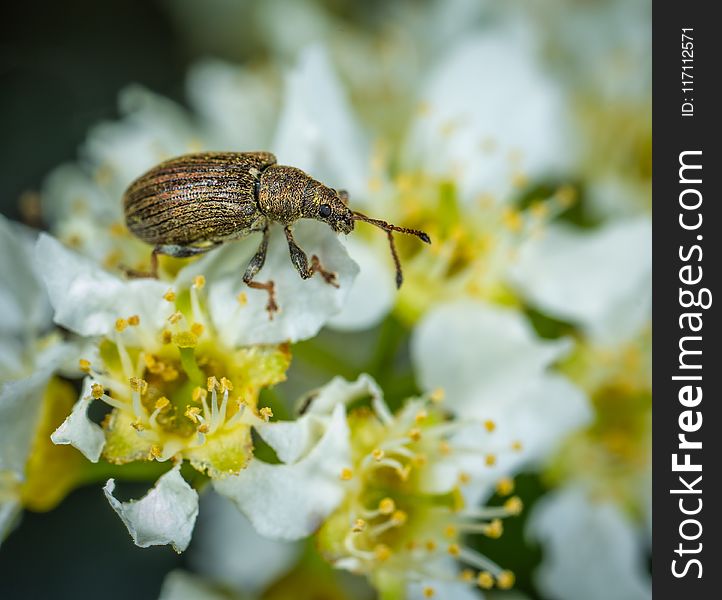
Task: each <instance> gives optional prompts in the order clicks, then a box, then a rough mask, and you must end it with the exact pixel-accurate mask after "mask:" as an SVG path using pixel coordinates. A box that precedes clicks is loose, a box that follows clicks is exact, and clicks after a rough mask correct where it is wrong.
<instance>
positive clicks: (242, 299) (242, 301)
mask: <svg viewBox="0 0 722 600" xmlns="http://www.w3.org/2000/svg"><path fill="white" fill-rule="evenodd" d="M236 301H237V302H238V304H240V305H241V306H245V305H246V304H248V296H246V292H241V293H240V294H238V296H236Z"/></svg>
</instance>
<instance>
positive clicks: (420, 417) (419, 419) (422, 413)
mask: <svg viewBox="0 0 722 600" xmlns="http://www.w3.org/2000/svg"><path fill="white" fill-rule="evenodd" d="M428 416H429V413H427V412H426V411H425V410H420V411H419V412H418V413H416V417H415V420H416V422H417V423H421V422H423V421H424V420H425V419H426V418H427V417H428Z"/></svg>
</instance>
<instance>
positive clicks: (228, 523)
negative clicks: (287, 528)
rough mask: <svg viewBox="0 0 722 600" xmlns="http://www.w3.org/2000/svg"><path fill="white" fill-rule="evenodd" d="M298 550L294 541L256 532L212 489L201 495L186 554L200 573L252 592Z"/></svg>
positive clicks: (289, 563)
mask: <svg viewBox="0 0 722 600" xmlns="http://www.w3.org/2000/svg"><path fill="white" fill-rule="evenodd" d="M300 551H301V547H300V545H299V544H297V543H294V542H281V541H277V540H270V539H268V538H265V537H262V536H260V535H258V533H256V530H255V529H254V528H253V526H252V525H251V524H250V522H249V521H248V519H247V518H246V517H245V516H243V515H242V514H241V513H240V512H239V511H238V510H237V509H236V507H235V506H233V504H232V503H231V502H230V501H229V500H228V499H226V498H224V497H223V496H219V495H218V494H217V493H215V492H213V491H212V490H208V491H207V492H205V493H204V494H203V495H202V496H201V511H200V516H199V518H198V524H197V525H196V529H195V532H194V534H193V543H192V544H191V546H190V548H189V550H188V558H189V561H190V565H191V566H192V567H193V568H194V570H196V571H198V572H199V573H201V574H202V575H204V576H206V577H209V578H211V579H213V581H217V582H218V583H220V584H223V585H224V586H228V587H231V588H233V589H235V590H238V591H239V592H245V593H247V594H256V593H260V592H262V591H263V589H264V588H265V587H266V586H267V585H268V584H269V583H271V582H272V581H274V580H275V579H277V578H278V577H279V576H281V575H282V574H283V573H285V572H286V571H288V570H289V569H290V567H291V566H292V565H293V564H294V563H295V561H296V560H297V559H298V556H299V553H300Z"/></svg>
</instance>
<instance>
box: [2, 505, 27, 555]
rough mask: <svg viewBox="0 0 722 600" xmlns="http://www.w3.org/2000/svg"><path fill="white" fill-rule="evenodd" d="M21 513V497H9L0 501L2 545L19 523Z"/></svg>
mask: <svg viewBox="0 0 722 600" xmlns="http://www.w3.org/2000/svg"><path fill="white" fill-rule="evenodd" d="M21 513H22V506H21V504H20V499H19V498H8V499H4V500H2V501H1V502H0V545H2V542H3V540H4V539H5V538H6V537H7V536H8V535H10V532H11V531H12V530H13V528H14V527H15V526H16V525H17V522H18V519H19V517H20V514H21Z"/></svg>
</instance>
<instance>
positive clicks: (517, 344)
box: [411, 301, 569, 417]
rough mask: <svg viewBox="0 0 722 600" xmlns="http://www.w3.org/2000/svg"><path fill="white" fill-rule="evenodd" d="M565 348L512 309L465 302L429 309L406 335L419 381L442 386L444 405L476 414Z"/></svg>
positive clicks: (520, 388) (512, 393) (518, 388)
mask: <svg viewBox="0 0 722 600" xmlns="http://www.w3.org/2000/svg"><path fill="white" fill-rule="evenodd" d="M568 349H569V342H568V340H558V341H542V340H540V339H539V338H537V337H536V334H535V333H534V331H533V330H532V328H531V326H530V325H529V324H528V323H527V322H526V321H525V319H524V317H523V316H522V315H521V314H520V313H518V312H516V311H514V310H510V309H502V308H496V307H492V306H490V305H487V304H483V303H480V302H470V301H460V302H454V303H449V304H445V305H442V306H440V307H438V308H436V309H434V310H432V311H431V312H430V313H429V314H427V316H426V317H425V318H424V319H423V320H422V321H421V323H420V324H419V325H418V326H417V328H416V329H415V331H414V333H413V336H412V340H411V354H412V357H413V360H414V365H415V367H416V373H417V376H418V378H419V381H420V382H421V384H422V386H423V387H424V388H425V389H429V390H433V389H435V388H439V387H440V388H443V390H444V391H445V394H446V398H447V399H448V400H447V406H448V407H449V408H451V409H452V410H454V411H457V412H458V413H460V414H464V415H467V416H481V417H483V416H484V414H485V412H486V411H487V410H488V409H489V408H491V407H493V406H495V405H501V406H504V405H505V404H506V403H507V402H509V401H510V400H511V399H514V398H517V397H518V396H519V395H520V394H522V393H524V392H525V391H526V390H527V389H528V385H529V382H530V381H532V380H535V379H537V378H538V377H539V376H540V375H542V374H543V373H544V372H545V371H546V369H547V368H548V367H549V366H550V365H551V364H552V363H553V362H554V361H555V360H557V359H558V358H560V357H561V356H563V355H564V354H565V353H566V352H567V351H568Z"/></svg>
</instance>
